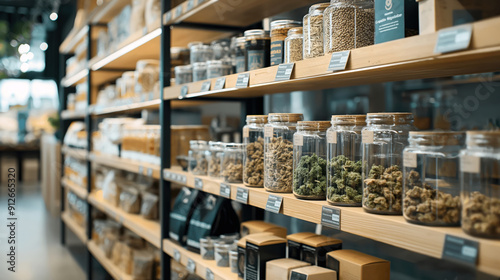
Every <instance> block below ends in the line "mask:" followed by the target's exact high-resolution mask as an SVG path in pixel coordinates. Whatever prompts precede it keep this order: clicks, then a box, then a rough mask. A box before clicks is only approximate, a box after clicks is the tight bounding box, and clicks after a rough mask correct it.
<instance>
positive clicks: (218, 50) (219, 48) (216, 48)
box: [211, 39, 231, 60]
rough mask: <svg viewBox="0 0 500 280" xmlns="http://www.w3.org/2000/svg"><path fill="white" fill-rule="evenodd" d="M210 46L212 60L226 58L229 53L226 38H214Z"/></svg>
mask: <svg viewBox="0 0 500 280" xmlns="http://www.w3.org/2000/svg"><path fill="white" fill-rule="evenodd" d="M211 46H212V49H213V52H214V57H213V59H214V60H220V59H224V58H228V57H229V56H230V54H231V52H230V49H229V42H228V40H227V39H223V40H215V41H213V42H212V43H211Z"/></svg>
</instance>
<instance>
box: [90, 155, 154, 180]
mask: <svg viewBox="0 0 500 280" xmlns="http://www.w3.org/2000/svg"><path fill="white" fill-rule="evenodd" d="M89 160H90V161H92V162H93V163H97V164H102V165H105V166H109V167H112V168H116V169H121V170H125V171H129V172H134V173H137V174H139V171H141V173H140V174H142V175H144V176H148V172H149V173H151V174H152V176H151V177H152V178H154V179H160V166H159V165H155V164H151V163H147V162H139V161H134V160H130V159H124V158H120V157H117V156H112V155H105V154H97V153H90V155H89ZM148 170H150V171H148Z"/></svg>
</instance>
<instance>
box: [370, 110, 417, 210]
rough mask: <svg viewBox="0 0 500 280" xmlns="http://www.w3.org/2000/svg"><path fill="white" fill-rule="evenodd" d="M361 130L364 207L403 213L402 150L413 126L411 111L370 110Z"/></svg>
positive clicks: (406, 144)
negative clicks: (377, 111)
mask: <svg viewBox="0 0 500 280" xmlns="http://www.w3.org/2000/svg"><path fill="white" fill-rule="evenodd" d="M366 123H367V126H366V127H365V128H363V130H362V141H363V164H364V167H363V179H364V180H363V200H362V203H363V208H364V209H365V211H367V212H370V213H376V214H392V215H402V196H403V169H402V168H403V150H404V148H406V146H408V135H409V133H410V131H414V130H416V128H415V126H413V115H412V114H411V113H370V114H367V116H366Z"/></svg>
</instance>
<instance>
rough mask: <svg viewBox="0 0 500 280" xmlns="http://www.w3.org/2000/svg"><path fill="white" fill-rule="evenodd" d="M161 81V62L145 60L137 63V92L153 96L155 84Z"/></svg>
mask: <svg viewBox="0 0 500 280" xmlns="http://www.w3.org/2000/svg"><path fill="white" fill-rule="evenodd" d="M159 80H160V61H158V60H155V59H144V60H139V61H137V65H136V67H135V92H137V93H143V94H152V93H153V91H154V86H155V84H156V83H157V82H158V81H159Z"/></svg>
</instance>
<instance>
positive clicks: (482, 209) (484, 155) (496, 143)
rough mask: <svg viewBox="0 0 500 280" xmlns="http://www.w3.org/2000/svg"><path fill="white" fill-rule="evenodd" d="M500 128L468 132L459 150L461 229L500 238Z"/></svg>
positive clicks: (477, 234) (473, 233)
mask: <svg viewBox="0 0 500 280" xmlns="http://www.w3.org/2000/svg"><path fill="white" fill-rule="evenodd" d="M499 180H500V131H467V148H466V149H464V150H462V151H461V152H460V184H461V202H462V220H461V224H462V230H463V231H464V232H466V233H467V234H470V235H473V236H478V237H485V238H493V239H500V184H499Z"/></svg>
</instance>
